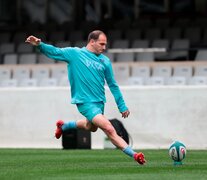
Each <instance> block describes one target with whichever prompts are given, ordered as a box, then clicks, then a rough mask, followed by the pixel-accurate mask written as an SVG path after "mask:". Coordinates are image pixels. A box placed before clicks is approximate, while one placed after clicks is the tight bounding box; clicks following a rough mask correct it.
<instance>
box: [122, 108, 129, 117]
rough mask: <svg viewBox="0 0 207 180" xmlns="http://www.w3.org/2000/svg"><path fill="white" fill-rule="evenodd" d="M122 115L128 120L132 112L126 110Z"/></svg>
mask: <svg viewBox="0 0 207 180" xmlns="http://www.w3.org/2000/svg"><path fill="white" fill-rule="evenodd" d="M121 114H122V117H123V118H127V117H128V116H129V114H130V111H129V110H126V111H124V112H122V113H121Z"/></svg>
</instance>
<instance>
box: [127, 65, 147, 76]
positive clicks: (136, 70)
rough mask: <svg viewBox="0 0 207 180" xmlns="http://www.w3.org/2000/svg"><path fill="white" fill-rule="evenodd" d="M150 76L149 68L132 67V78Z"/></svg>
mask: <svg viewBox="0 0 207 180" xmlns="http://www.w3.org/2000/svg"><path fill="white" fill-rule="evenodd" d="M150 75H151V69H150V66H132V75H131V76H132V77H142V78H148V77H150Z"/></svg>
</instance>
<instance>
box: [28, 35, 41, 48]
mask: <svg viewBox="0 0 207 180" xmlns="http://www.w3.org/2000/svg"><path fill="white" fill-rule="evenodd" d="M25 42H27V43H30V44H32V45H34V46H38V45H39V44H40V42H41V39H39V38H37V37H35V36H29V37H28V38H27V39H26V41H25Z"/></svg>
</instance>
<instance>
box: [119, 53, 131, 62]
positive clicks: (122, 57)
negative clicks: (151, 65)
mask: <svg viewBox="0 0 207 180" xmlns="http://www.w3.org/2000/svg"><path fill="white" fill-rule="evenodd" d="M133 61H134V53H132V52H127V53H117V54H116V62H133Z"/></svg>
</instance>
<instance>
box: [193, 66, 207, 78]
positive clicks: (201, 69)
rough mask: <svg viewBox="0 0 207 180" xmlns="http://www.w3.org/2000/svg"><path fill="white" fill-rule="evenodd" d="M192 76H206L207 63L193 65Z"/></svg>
mask: <svg viewBox="0 0 207 180" xmlns="http://www.w3.org/2000/svg"><path fill="white" fill-rule="evenodd" d="M194 76H206V77H207V65H197V66H195V68H194Z"/></svg>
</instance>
